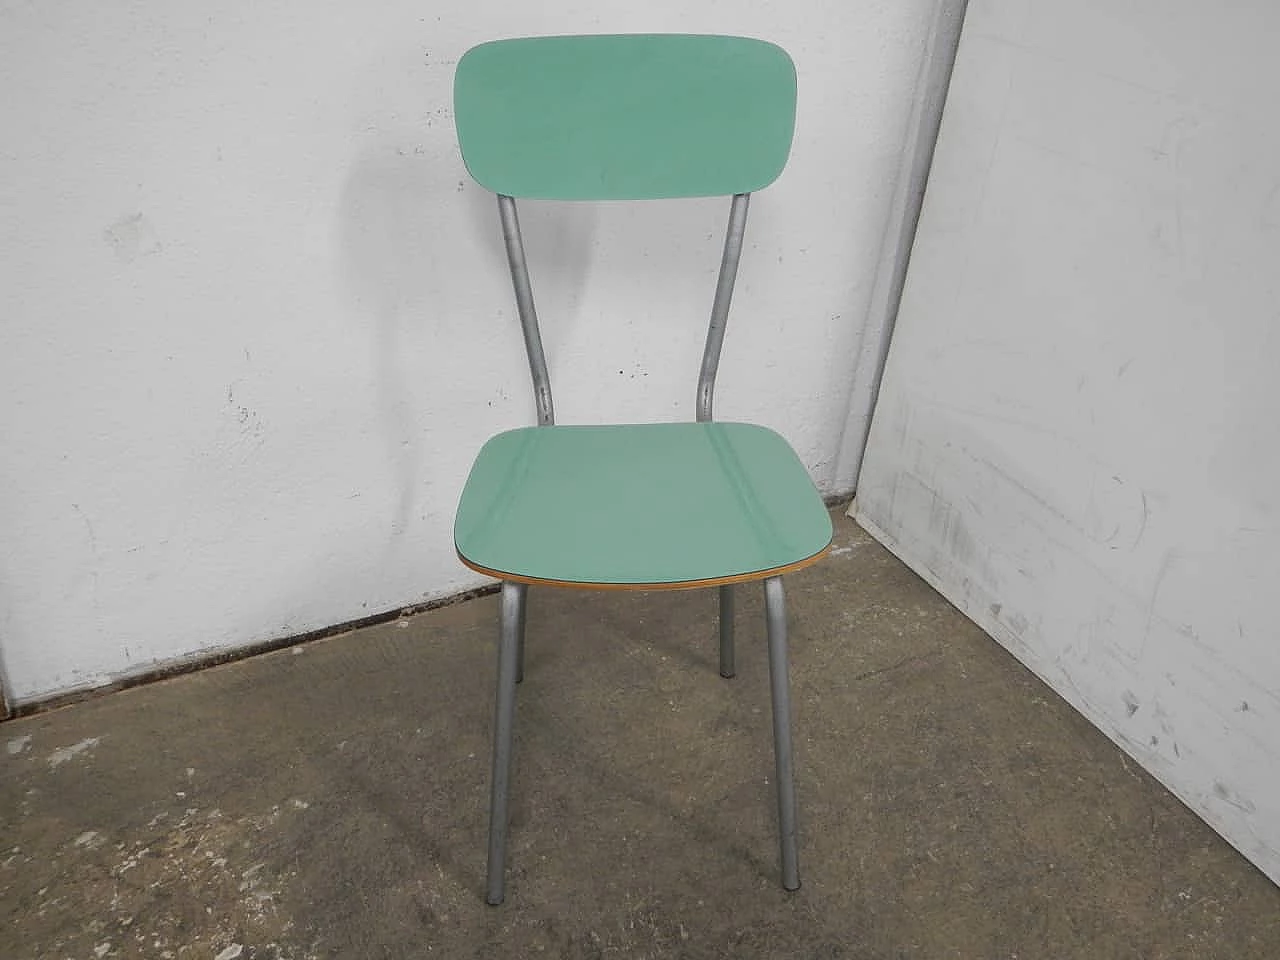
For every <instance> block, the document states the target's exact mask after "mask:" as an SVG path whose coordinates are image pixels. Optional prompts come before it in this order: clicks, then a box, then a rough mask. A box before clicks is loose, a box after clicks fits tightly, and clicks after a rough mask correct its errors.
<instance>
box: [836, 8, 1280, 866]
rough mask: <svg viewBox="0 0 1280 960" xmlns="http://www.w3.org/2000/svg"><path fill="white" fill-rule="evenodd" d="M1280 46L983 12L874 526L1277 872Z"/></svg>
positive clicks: (1101, 20) (1078, 12)
mask: <svg viewBox="0 0 1280 960" xmlns="http://www.w3.org/2000/svg"><path fill="white" fill-rule="evenodd" d="M1277 36H1280V6H1276V5H1275V4H1262V3H1231V4H1226V5H1223V6H1220V7H1214V8H1213V10H1212V11H1207V8H1205V7H1204V6H1203V5H1202V4H1198V3H1193V2H1191V0H1172V2H1170V0H1133V2H1130V3H1125V4H1115V3H1109V2H1102V0H1091V2H1082V3H1059V2H1053V0H1018V2H1014V0H973V2H972V3H971V4H970V7H969V12H968V18H967V21H966V24H965V28H964V33H963V36H962V41H961V46H960V52H959V59H958V60H957V65H956V71H955V75H954V79H953V82H952V87H951V91H950V94H949V99H948V103H947V110H946V114H945V116H944V119H943V124H942V133H941V137H940V139H939V142H938V148H937V153H936V156H935V160H934V168H933V174H932V178H931V180H930V183H929V188H928V192H927V195H926V202H925V209H924V212H923V218H922V221H921V225H920V232H919V234H918V235H917V238H916V243H915V247H914V252H913V255H912V261H911V268H910V272H909V275H908V281H907V287H906V294H905V298H904V301H903V306H902V311H901V313H900V315H899V319H898V326H897V330H896V333H895V337H894V341H893V345H892V349H891V351H890V356H889V365H888V369H887V371H886V375H885V379H884V386H883V389H882V392H881V395H880V399H879V405H878V407H877V409H876V415H875V420H874V424H873V428H872V433H871V440H870V445H869V447H868V448H867V453H866V459H865V461H864V464H863V468H862V472H861V475H860V482H859V489H858V499H857V507H856V509H857V516H858V518H859V519H860V520H861V521H862V522H864V523H865V524H867V525H868V526H869V527H871V528H872V529H873V530H874V531H875V532H876V533H877V535H878V536H879V537H880V538H881V539H883V540H884V542H886V543H887V544H889V545H890V547H891V548H892V549H893V550H894V551H895V552H897V553H898V554H899V555H900V556H901V557H903V558H904V559H905V560H907V562H908V563H910V564H911V565H912V566H913V567H914V568H915V569H916V570H918V571H919V572H920V573H921V574H922V575H923V576H925V577H926V578H927V579H928V580H929V581H930V582H931V583H933V584H934V585H935V586H937V587H938V588H939V589H940V590H941V591H942V592H943V593H944V594H945V595H946V596H947V597H948V598H949V599H951V600H952V601H953V602H954V603H955V604H956V605H957V606H959V607H960V608H961V609H962V610H964V611H965V612H966V613H967V614H969V615H970V616H971V617H972V618H973V619H975V620H976V621H977V622H978V623H979V624H981V625H982V626H983V627H984V628H985V629H987V630H988V631H989V632H990V633H991V634H992V636H994V637H995V638H996V639H997V640H999V641H1000V642H1001V643H1002V644H1004V645H1005V646H1007V647H1008V648H1009V649H1010V650H1011V651H1012V652H1013V653H1014V654H1015V655H1016V656H1018V657H1019V658H1020V659H1021V660H1022V661H1023V662H1025V663H1026V664H1027V665H1028V666H1030V667H1031V668H1032V669H1033V670H1035V671H1036V672H1037V673H1038V674H1040V675H1041V676H1042V677H1043V678H1045V680H1047V681H1048V682H1049V684H1050V685H1052V686H1053V687H1054V688H1055V689H1056V690H1058V691H1059V692H1060V693H1061V694H1062V695H1063V696H1064V697H1066V698H1067V699H1068V700H1069V701H1070V702H1071V703H1073V704H1074V705H1075V706H1076V707H1077V708H1079V709H1080V710H1081V711H1082V712H1083V713H1084V714H1085V715H1086V716H1087V717H1088V718H1089V719H1090V720H1092V721H1093V722H1094V723H1096V724H1097V725H1098V726H1099V727H1100V728H1101V729H1102V730H1103V731H1104V732H1105V733H1106V734H1107V735H1108V736H1110V737H1111V738H1112V739H1114V740H1115V741H1116V742H1117V743H1119V744H1120V745H1121V746H1122V747H1123V748H1124V749H1125V750H1126V751H1127V752H1128V753H1129V754H1130V755H1131V756H1133V757H1134V758H1136V759H1137V760H1138V761H1139V762H1140V763H1141V764H1142V765H1143V766H1144V767H1146V769H1148V770H1149V771H1151V772H1152V773H1153V774H1154V775H1155V776H1157V777H1158V778H1159V779H1160V780H1161V781H1163V782H1164V783H1165V784H1166V785H1167V786H1169V787H1170V788H1171V789H1172V790H1174V791H1175V792H1176V793H1177V794H1178V795H1179V796H1180V797H1181V798H1182V799H1183V800H1185V801H1186V802H1187V803H1188V804H1189V805H1190V806H1191V807H1192V808H1193V809H1195V810H1196V811H1197V812H1199V813H1200V814H1201V815H1203V816H1204V817H1205V818H1206V819H1207V820H1208V822H1209V823H1211V824H1212V825H1213V826H1214V827H1215V828H1217V829H1218V830H1219V831H1220V832H1221V833H1222V834H1223V835H1224V836H1226V837H1227V838H1228V839H1229V840H1230V841H1231V842H1232V843H1233V844H1235V845H1236V846H1237V847H1238V848H1239V849H1240V850H1241V851H1242V852H1243V853H1244V854H1245V855H1246V856H1248V857H1249V858H1250V859H1251V860H1253V862H1254V863H1256V864H1257V865H1258V866H1259V867H1260V868H1262V869H1263V870H1264V871H1266V872H1267V873H1268V874H1269V875H1270V876H1271V877H1272V878H1273V879H1277V880H1280V692H1278V691H1280V644H1277V637H1278V636H1280V612H1278V608H1277V606H1276V602H1275V586H1276V584H1277V583H1280V524H1278V521H1277V510H1278V509H1280V493H1278V492H1277V491H1280V430H1278V429H1277V419H1276V416H1275V412H1276V410H1277V409H1280V379H1277V377H1276V376H1275V372H1274V371H1275V366H1276V361H1275V357H1276V349H1277V342H1278V341H1277V337H1278V334H1277V330H1278V329H1280V323H1278V321H1280V280H1278V279H1277V278H1280V272H1278V271H1277V268H1276V265H1277V264H1280V172H1278V171H1280V127H1277V125H1276V123H1275V122H1274V119H1275V106H1274V94H1275V91H1276V89H1277V88H1278V87H1280V60H1278V59H1277V58H1276V57H1275V55H1274V49H1273V48H1274V41H1275V38H1276V37H1277Z"/></svg>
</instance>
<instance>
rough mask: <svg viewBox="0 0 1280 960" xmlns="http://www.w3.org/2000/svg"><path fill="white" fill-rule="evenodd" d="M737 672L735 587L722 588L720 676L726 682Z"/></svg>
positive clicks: (729, 585) (726, 586)
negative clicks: (734, 626) (735, 655)
mask: <svg viewBox="0 0 1280 960" xmlns="http://www.w3.org/2000/svg"><path fill="white" fill-rule="evenodd" d="M735 672H736V668H735V666H734V661H733V585H732V584H726V585H725V586H723V587H721V588H720V676H722V677H724V678H725V679H726V680H728V679H730V678H732V677H733V675H734V673H735Z"/></svg>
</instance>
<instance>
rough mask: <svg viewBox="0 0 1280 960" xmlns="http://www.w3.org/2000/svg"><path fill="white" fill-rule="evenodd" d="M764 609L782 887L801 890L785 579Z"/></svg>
mask: <svg viewBox="0 0 1280 960" xmlns="http://www.w3.org/2000/svg"><path fill="white" fill-rule="evenodd" d="M764 606H765V617H766V619H767V620H768V625H769V691H770V693H771V695H772V699H773V761H774V774H775V779H776V780H777V783H778V840H779V844H780V846H781V848H782V887H783V889H784V890H799V889H800V855H799V850H798V847H799V838H798V836H797V833H796V786H795V780H794V777H793V771H794V763H793V759H792V754H791V692H790V683H789V680H788V676H787V600H786V595H785V594H784V593H783V591H782V578H781V577H770V578H769V579H767V580H766V581H765V582H764Z"/></svg>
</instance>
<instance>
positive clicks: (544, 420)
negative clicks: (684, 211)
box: [498, 193, 751, 426]
mask: <svg viewBox="0 0 1280 960" xmlns="http://www.w3.org/2000/svg"><path fill="white" fill-rule="evenodd" d="M750 199H751V195H750V194H749V193H737V194H734V197H733V202H732V204H731V205H730V207H729V225H728V227H727V228H726V229H725V236H724V253H723V255H722V256H721V258H720V275H719V277H718V279H717V280H716V294H715V299H714V300H712V303H711V322H710V324H709V325H708V327H707V342H706V346H705V347H704V348H703V351H702V367H701V369H699V371H698V391H697V398H696V401H695V404H694V408H695V417H696V419H697V420H698V421H699V422H706V421H709V420H710V419H711V413H712V409H711V408H712V402H713V400H714V399H715V389H716V373H717V371H719V369H720V351H721V348H722V347H723V346H724V333H725V328H726V327H727V326H728V322H729V304H730V302H731V301H732V300H733V286H734V283H735V281H736V280H737V278H738V261H739V260H740V259H741V257H742V239H743V235H744V234H745V232H746V228H747V206H748V203H749V201H750ZM498 216H499V217H500V218H501V220H502V239H503V242H504V243H505V245H506V248H507V264H508V266H509V267H510V268H511V286H512V288H513V289H514V290H515V295H516V310H517V311H518V312H519V314H520V329H521V330H522V331H523V333H524V348H525V353H526V354H528V357H529V375H530V377H531V378H532V380H533V401H534V404H535V406H536V407H537V411H538V425H539V426H548V425H550V424H553V423H555V422H556V416H555V408H554V406H553V405H552V401H551V375H550V373H549V372H548V371H547V357H546V353H545V352H544V351H543V349H542V334H541V332H540V330H539V328H538V311H537V308H536V307H535V306H534V303H533V285H532V283H531V282H530V280H529V264H528V261H527V260H526V259H525V254H524V240H523V238H522V237H521V235H520V218H519V216H518V215H517V214H516V201H515V198H513V197H509V196H506V195H505V194H499V195H498Z"/></svg>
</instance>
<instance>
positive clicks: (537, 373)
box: [498, 194, 556, 427]
mask: <svg viewBox="0 0 1280 960" xmlns="http://www.w3.org/2000/svg"><path fill="white" fill-rule="evenodd" d="M498 216H499V217H500V218H501V219H502V239H503V241H504V243H505V244H506V247H507V265H508V266H510V268H511V286H512V287H513V288H515V294H516V311H517V312H518V313H519V314H520V328H521V330H523V331H524V349H525V352H526V353H527V354H528V355H529V374H530V375H531V376H532V377H533V402H534V403H535V404H536V405H537V408H538V426H540V427H545V426H549V425H551V424H553V423H555V422H556V414H555V408H554V407H553V405H552V402H551V375H550V374H549V373H547V357H546V354H545V353H543V351H542V334H541V333H540V332H539V330H538V311H537V309H536V308H535V307H534V305H533V286H532V284H531V283H530V282H529V263H528V261H526V260H525V256H524V238H523V237H521V235H520V218H519V216H518V215H517V214H516V201H515V198H514V197H508V196H506V195H505V194H499V195H498Z"/></svg>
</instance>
